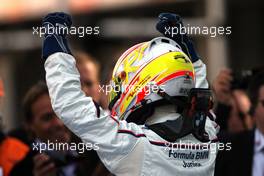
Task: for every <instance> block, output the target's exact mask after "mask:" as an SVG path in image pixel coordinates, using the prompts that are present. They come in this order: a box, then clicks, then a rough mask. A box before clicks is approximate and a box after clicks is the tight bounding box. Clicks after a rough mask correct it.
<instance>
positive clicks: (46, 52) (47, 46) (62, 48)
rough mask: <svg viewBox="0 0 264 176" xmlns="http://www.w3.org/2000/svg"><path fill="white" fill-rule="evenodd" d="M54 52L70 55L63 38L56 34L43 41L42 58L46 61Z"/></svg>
mask: <svg viewBox="0 0 264 176" xmlns="http://www.w3.org/2000/svg"><path fill="white" fill-rule="evenodd" d="M56 52H63V53H67V54H72V53H71V51H70V49H69V47H68V43H67V40H66V38H65V37H64V36H60V35H56V34H52V35H47V36H46V37H45V38H44V40H43V48H42V58H43V59H47V58H48V57H49V56H50V55H52V54H54V53H56Z"/></svg>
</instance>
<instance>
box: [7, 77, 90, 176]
mask: <svg viewBox="0 0 264 176" xmlns="http://www.w3.org/2000/svg"><path fill="white" fill-rule="evenodd" d="M23 108H24V113H25V119H26V125H27V129H29V131H30V133H31V136H32V138H31V139H32V141H31V146H30V148H31V150H30V151H29V152H28V153H27V155H26V156H25V157H24V158H23V160H21V161H20V162H19V163H17V164H16V165H15V166H14V168H13V169H12V171H11V174H10V175H12V176H18V175H19V176H20V175H27V176H30V175H34V176H42V175H43V176H49V175H63V176H67V175H69V176H74V175H84V174H87V173H89V172H88V169H89V167H87V165H86V170H84V168H83V167H82V161H80V160H79V158H78V154H77V151H72V150H69V151H68V150H45V151H44V152H43V151H42V153H39V151H38V150H37V149H36V148H35V149H34V148H33V146H40V145H41V143H47V142H50V143H53V144H60V143H63V144H65V143H70V142H71V138H72V134H71V132H70V131H69V130H68V129H67V128H66V127H65V126H64V124H63V123H62V122H61V120H60V119H59V118H58V117H57V116H56V114H55V113H54V111H53V109H52V107H51V100H50V97H49V93H48V88H47V86H46V84H45V83H44V82H38V83H37V84H36V85H34V86H33V87H31V88H30V90H29V91H28V92H27V94H26V96H25V98H24V107H23ZM38 149H39V148H38ZM86 164H87V163H86ZM90 164H91V167H92V165H93V163H90Z"/></svg>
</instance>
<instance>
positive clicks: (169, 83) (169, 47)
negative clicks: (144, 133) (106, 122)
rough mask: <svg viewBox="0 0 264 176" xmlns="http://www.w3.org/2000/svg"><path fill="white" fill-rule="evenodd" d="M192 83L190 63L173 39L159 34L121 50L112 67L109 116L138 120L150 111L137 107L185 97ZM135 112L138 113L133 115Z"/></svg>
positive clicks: (193, 78) (192, 71)
mask: <svg viewBox="0 0 264 176" xmlns="http://www.w3.org/2000/svg"><path fill="white" fill-rule="evenodd" d="M194 82H195V73H194V68H193V65H192V62H191V60H190V59H189V58H188V56H187V55H186V54H185V53H184V52H183V51H182V50H181V48H180V46H179V45H178V44H177V43H176V42H174V41H173V40H171V39H169V38H166V37H158V38H154V39H153V40H151V41H148V42H143V43H139V44H137V45H135V46H133V47H131V48H129V49H128V50H127V51H126V52H124V53H123V54H122V56H121V57H120V58H119V59H118V61H117V63H116V65H115V67H114V70H113V74H112V79H111V81H110V85H111V91H110V94H109V109H110V111H111V115H112V116H118V118H119V119H120V120H128V121H129V122H139V120H140V119H141V118H142V116H143V115H144V114H149V113H147V112H144V111H139V110H141V109H144V108H145V107H149V106H150V105H153V104H155V103H157V102H160V101H161V100H164V99H167V100H170V98H171V97H187V96H188V93H189V91H190V89H191V88H193V87H194ZM145 109H146V108H145ZM147 109H148V108H147ZM134 112H140V113H139V114H138V113H137V115H136V116H135V115H134V116H132V114H133V113H134ZM132 117H133V118H132Z"/></svg>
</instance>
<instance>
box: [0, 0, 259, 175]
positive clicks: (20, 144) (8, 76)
mask: <svg viewBox="0 0 264 176" xmlns="http://www.w3.org/2000/svg"><path fill="white" fill-rule="evenodd" d="M263 8H264V6H263V3H261V2H259V1H257V0H250V1H249V0H244V1H239V0H232V1H228V0H123V1H121V0H104V1H100V0H89V1H87V0H76V1H74V0H67V1H62V0H46V1H34V0H0V78H1V79H0V116H1V118H0V129H1V134H0V176H1V174H2V175H5V176H6V175H8V174H11V175H27V176H28V175H36V176H41V175H56V174H57V175H58V174H59V175H95V176H96V175H110V173H108V171H107V169H106V168H105V167H104V166H103V164H101V162H100V159H99V158H98V156H97V154H96V152H94V151H86V152H85V153H83V154H78V151H76V152H72V151H60V153H63V155H61V154H60V155H59V156H58V154H56V152H50V153H49V154H48V155H40V154H38V153H36V152H34V151H32V148H31V145H32V143H33V142H39V141H47V140H50V141H54V142H68V143H69V142H71V141H74V142H76V143H78V142H81V141H80V139H78V137H76V136H74V134H72V133H71V132H70V131H69V130H68V129H67V128H66V127H65V126H64V125H63V124H62V123H61V122H60V120H58V119H57V117H56V115H55V114H54V112H53V110H52V108H51V104H50V98H49V96H48V92H47V87H46V85H45V83H44V81H43V80H44V79H45V72H44V69H43V61H42V60H41V58H40V57H41V44H42V43H41V38H40V37H39V36H38V35H34V34H33V31H34V30H33V28H36V27H39V26H40V25H41V19H42V17H43V16H45V15H46V14H47V13H49V12H54V11H65V12H68V13H70V14H71V15H72V17H73V22H74V24H73V25H74V26H77V27H78V26H84V27H87V26H91V27H93V28H94V27H99V31H100V32H99V34H98V35H84V37H79V36H78V35H71V36H70V43H71V46H72V48H73V52H74V54H75V56H76V60H77V67H78V69H79V72H80V74H81V83H82V89H83V90H84V92H85V93H86V95H87V96H92V97H93V99H94V101H95V102H96V103H97V104H98V105H100V106H102V107H103V108H104V109H107V95H106V94H105V93H103V92H102V91H98V90H99V89H100V87H99V86H100V85H106V84H107V83H108V80H109V79H110V77H111V71H112V69H113V66H114V64H115V62H116V60H117V59H118V58H119V56H120V55H121V54H122V53H123V52H124V51H125V50H126V49H127V48H129V47H130V46H132V45H134V44H136V43H139V42H143V41H148V40H150V39H152V38H154V37H157V36H160V34H159V33H158V32H157V31H156V30H155V24H156V20H157V16H158V14H159V13H161V12H172V13H177V14H180V15H181V16H182V17H183V19H184V23H185V24H190V25H191V26H207V27H210V26H215V27H218V26H223V27H226V26H231V31H232V33H231V34H230V35H216V36H215V37H212V36H210V35H203V34H200V35H192V36H191V37H192V39H193V40H194V43H195V46H196V48H197V50H198V53H199V55H200V56H201V58H202V60H203V62H205V63H206V65H207V69H208V70H207V72H208V73H207V74H208V80H209V82H210V85H211V88H212V89H213V91H214V97H215V107H214V112H215V114H216V116H217V117H218V118H217V122H218V124H219V125H220V127H221V131H220V136H219V138H220V139H221V140H222V141H224V142H227V141H232V142H233V143H234V147H233V148H234V150H233V151H234V152H230V153H223V154H221V155H220V157H219V158H218V159H219V163H220V164H219V166H218V165H217V167H216V169H218V170H219V172H218V174H219V175H251V174H252V173H254V174H255V173H261V172H262V171H255V170H254V167H255V165H254V164H252V163H254V162H256V161H258V160H257V159H258V158H261V160H264V159H263V158H264V152H263V151H264V143H263V148H260V150H261V151H262V150H263V151H262V152H263V156H262V155H260V157H257V154H256V153H255V152H256V150H257V149H255V148H257V147H256V146H257V145H258V143H257V142H258V140H257V139H256V135H255V129H256V128H257V129H259V131H261V132H260V134H262V135H264V117H263V116H264V115H263V114H264V110H263V109H264V102H263V101H264V80H263V79H264V75H263V73H261V71H262V70H264V69H263V68H264V64H263V61H262V60H263V58H262V57H263V54H262V51H263V49H264V48H263V47H264V45H263V44H262V42H263V38H264V36H263V35H264V33H263V32H262V31H263V28H264V24H263V20H262V17H263V15H264V14H263V13H264V11H263ZM262 86H263V87H262ZM258 108H260V109H258ZM261 108H263V109H261ZM256 111H257V112H258V113H256ZM261 117H262V119H261ZM259 145H260V144H259ZM261 145H262V144H261ZM241 146H242V147H241ZM241 153H244V154H245V153H246V154H245V155H246V156H245V157H244V156H243V155H241ZM61 156H63V157H61ZM51 158H52V162H50V159H51ZM255 159H256V161H255ZM236 162H238V164H237V166H236ZM230 163H232V167H231V164H230ZM263 164H264V163H263ZM223 168H225V169H223ZM234 168H237V169H238V170H239V171H236V172H233V171H232V169H233V170H235V169H234ZM258 168H259V167H258ZM238 173H241V174H238ZM263 174H264V165H263Z"/></svg>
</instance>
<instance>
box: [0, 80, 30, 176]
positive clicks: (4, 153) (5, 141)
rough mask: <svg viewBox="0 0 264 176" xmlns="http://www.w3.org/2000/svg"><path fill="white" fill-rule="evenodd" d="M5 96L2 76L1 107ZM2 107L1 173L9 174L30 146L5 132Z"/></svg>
mask: <svg viewBox="0 0 264 176" xmlns="http://www.w3.org/2000/svg"><path fill="white" fill-rule="evenodd" d="M3 96H4V85H3V81H2V79H1V78H0V107H1V103H2V98H3ZM2 118H3V117H2V113H1V109H0V175H1V176H2V175H3V176H9V173H10V171H11V169H12V168H13V167H14V165H15V164H16V163H17V162H19V161H20V160H21V159H23V158H24V157H25V156H26V154H27V153H28V151H29V147H28V146H27V145H26V144H24V143H23V142H21V141H20V140H18V139H16V138H14V137H10V136H7V135H5V134H4V131H3V124H2V122H3V121H2V120H3V119H2Z"/></svg>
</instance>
